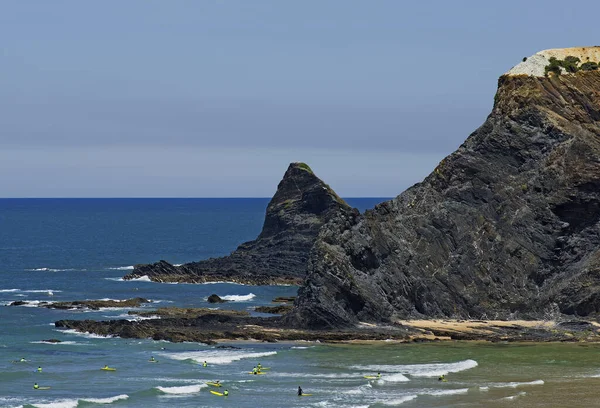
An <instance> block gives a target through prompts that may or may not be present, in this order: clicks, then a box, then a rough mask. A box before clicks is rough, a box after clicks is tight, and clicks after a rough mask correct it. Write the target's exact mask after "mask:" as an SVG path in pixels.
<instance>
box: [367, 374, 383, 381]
mask: <svg viewBox="0 0 600 408" xmlns="http://www.w3.org/2000/svg"><path fill="white" fill-rule="evenodd" d="M364 377H365V378H366V379H368V380H376V379H377V376H376V375H365V376H364ZM379 378H381V377H379Z"/></svg>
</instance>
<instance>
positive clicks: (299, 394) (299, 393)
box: [298, 386, 302, 397]
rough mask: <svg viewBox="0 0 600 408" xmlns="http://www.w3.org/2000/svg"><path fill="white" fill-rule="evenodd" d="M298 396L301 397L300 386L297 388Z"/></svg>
mask: <svg viewBox="0 0 600 408" xmlns="http://www.w3.org/2000/svg"><path fill="white" fill-rule="evenodd" d="M298 396H299V397H301V396H302V388H301V387H300V386H298Z"/></svg>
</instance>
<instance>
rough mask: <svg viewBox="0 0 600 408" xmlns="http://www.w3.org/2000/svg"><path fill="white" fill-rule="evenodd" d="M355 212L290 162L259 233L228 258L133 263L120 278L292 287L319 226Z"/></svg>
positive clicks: (300, 275)
mask: <svg viewBox="0 0 600 408" xmlns="http://www.w3.org/2000/svg"><path fill="white" fill-rule="evenodd" d="M353 214H357V210H354V209H352V208H350V206H348V204H346V203H345V202H344V200H342V199H341V198H340V197H338V195H337V194H336V193H335V192H334V191H333V190H332V189H331V188H330V187H329V186H328V185H327V184H325V183H323V181H321V180H320V179H319V178H318V177H317V176H315V174H314V173H313V172H312V170H311V169H310V167H308V166H307V165H306V164H304V163H292V164H290V166H289V168H288V169H287V171H286V173H285V175H284V176H283V179H282V180H281V182H280V183H279V185H278V186H277V192H276V193H275V195H274V196H273V198H272V199H271V201H270V202H269V205H268V206H267V211H266V216H265V221H264V225H263V229H262V232H261V233H260V235H259V236H258V238H257V239H256V240H254V241H250V242H246V243H243V244H242V245H240V246H239V247H238V248H237V249H236V250H235V251H234V252H232V253H231V255H229V256H225V257H222V258H211V259H207V260H204V261H199V262H192V263H188V264H184V265H181V266H174V265H171V264H170V263H168V262H166V261H160V262H157V263H154V264H149V265H137V266H136V268H135V269H134V270H133V271H132V272H131V273H130V274H128V275H126V276H125V277H124V279H133V278H139V277H141V276H144V275H147V276H148V277H149V278H150V279H151V280H154V281H160V282H196V283H201V282H211V281H229V282H240V283H251V284H271V283H294V282H299V281H300V280H301V279H303V278H304V277H305V275H306V266H307V260H308V255H309V252H310V249H311V247H312V245H313V243H314V241H315V239H316V236H317V234H318V232H319V230H320V228H321V227H322V226H323V224H325V222H327V221H328V220H330V219H331V218H333V217H335V216H341V217H349V216H352V215H353Z"/></svg>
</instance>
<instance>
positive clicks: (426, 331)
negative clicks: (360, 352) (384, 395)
mask: <svg viewBox="0 0 600 408" xmlns="http://www.w3.org/2000/svg"><path fill="white" fill-rule="evenodd" d="M146 313H151V312H146ZM55 327H57V328H64V329H74V330H77V331H79V332H88V333H94V334H97V335H103V336H118V337H121V338H138V339H148V338H150V339H153V340H166V341H169V342H174V343H179V342H198V343H205V344H218V343H229V342H240V341H255V342H271V343H276V342H277V343H278V342H302V341H305V342H311V343H313V342H314V343H330V344H379V343H381V344H392V343H419V342H448V341H479V342H529V343H548V342H586V343H598V342H600V324H599V323H598V322H594V321H587V320H569V321H563V322H558V321H547V320H457V319H431V320H424V319H419V320H398V321H396V322H394V323H393V324H391V325H373V324H365V323H363V324H360V325H358V326H355V327H350V328H344V329H336V330H306V329H295V328H291V327H286V326H285V325H284V324H283V322H282V320H281V317H277V316H275V317H269V318H263V317H251V316H247V315H246V314H244V313H240V312H237V313H231V312H225V311H214V310H207V309H204V310H188V311H186V312H185V313H183V314H179V315H177V314H175V315H168V314H163V317H162V318H160V319H150V320H142V321H129V320H110V321H95V320H59V321H56V322H55Z"/></svg>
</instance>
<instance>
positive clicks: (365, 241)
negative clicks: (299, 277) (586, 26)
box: [286, 47, 600, 328]
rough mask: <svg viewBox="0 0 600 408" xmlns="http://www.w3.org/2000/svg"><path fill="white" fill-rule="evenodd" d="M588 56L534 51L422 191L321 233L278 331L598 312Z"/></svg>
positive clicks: (598, 169) (594, 121)
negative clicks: (284, 324)
mask: <svg viewBox="0 0 600 408" xmlns="http://www.w3.org/2000/svg"><path fill="white" fill-rule="evenodd" d="M599 63H600V47H579V48H567V49H556V50H546V51H541V52H539V53H537V54H535V55H533V56H531V57H528V58H524V59H523V62H521V63H520V64H518V65H517V66H515V67H514V68H512V69H511V70H510V71H508V72H507V73H506V74H504V75H502V76H501V77H500V79H499V81H498V91H497V94H496V97H495V102H494V107H493V110H492V112H491V114H490V115H489V116H488V118H487V120H486V121H485V122H484V123H483V125H482V126H481V127H480V128H479V129H477V130H476V131H475V132H474V133H473V134H471V135H470V136H469V137H468V138H467V140H466V141H465V142H464V143H463V144H462V146H460V148H459V149H458V150H457V151H455V152H454V153H452V154H450V155H449V156H448V157H446V158H445V159H443V160H442V161H441V162H440V163H439V165H438V166H437V167H436V168H435V169H434V170H433V171H432V173H431V174H430V175H429V176H428V177H427V178H425V180H423V181H422V182H421V183H418V184H416V185H414V186H413V187H411V188H409V189H408V190H406V191H405V192H403V193H402V194H400V195H399V196H397V197H396V198H394V199H392V200H390V201H387V202H384V203H382V204H380V205H378V206H377V207H375V208H374V209H373V210H370V211H367V212H366V213H365V214H364V215H361V216H359V217H355V218H352V219H336V220H333V221H332V222H330V223H329V224H328V225H326V226H325V227H324V228H323V229H322V231H321V233H320V235H319V238H318V240H317V242H316V243H315V246H314V247H313V252H312V253H311V257H310V260H309V263H308V264H309V271H308V276H307V279H306V281H305V283H304V285H303V286H302V287H301V289H300V291H299V293H298V298H297V300H296V302H295V308H294V310H293V311H292V312H290V313H289V314H287V317H286V321H287V323H288V324H290V325H294V327H305V328H337V327H347V326H352V325H356V324H358V323H359V322H371V323H386V324H388V323H393V322H395V321H396V320H398V319H403V318H423V317H426V318H432V317H449V318H464V319H514V318H525V319H528V318H531V319H540V318H550V317H556V316H557V315H559V314H566V315H579V316H587V315H594V314H597V313H598V312H599V311H600V251H599V249H600V225H599V223H598V222H599V220H600V71H598V64H599Z"/></svg>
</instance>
